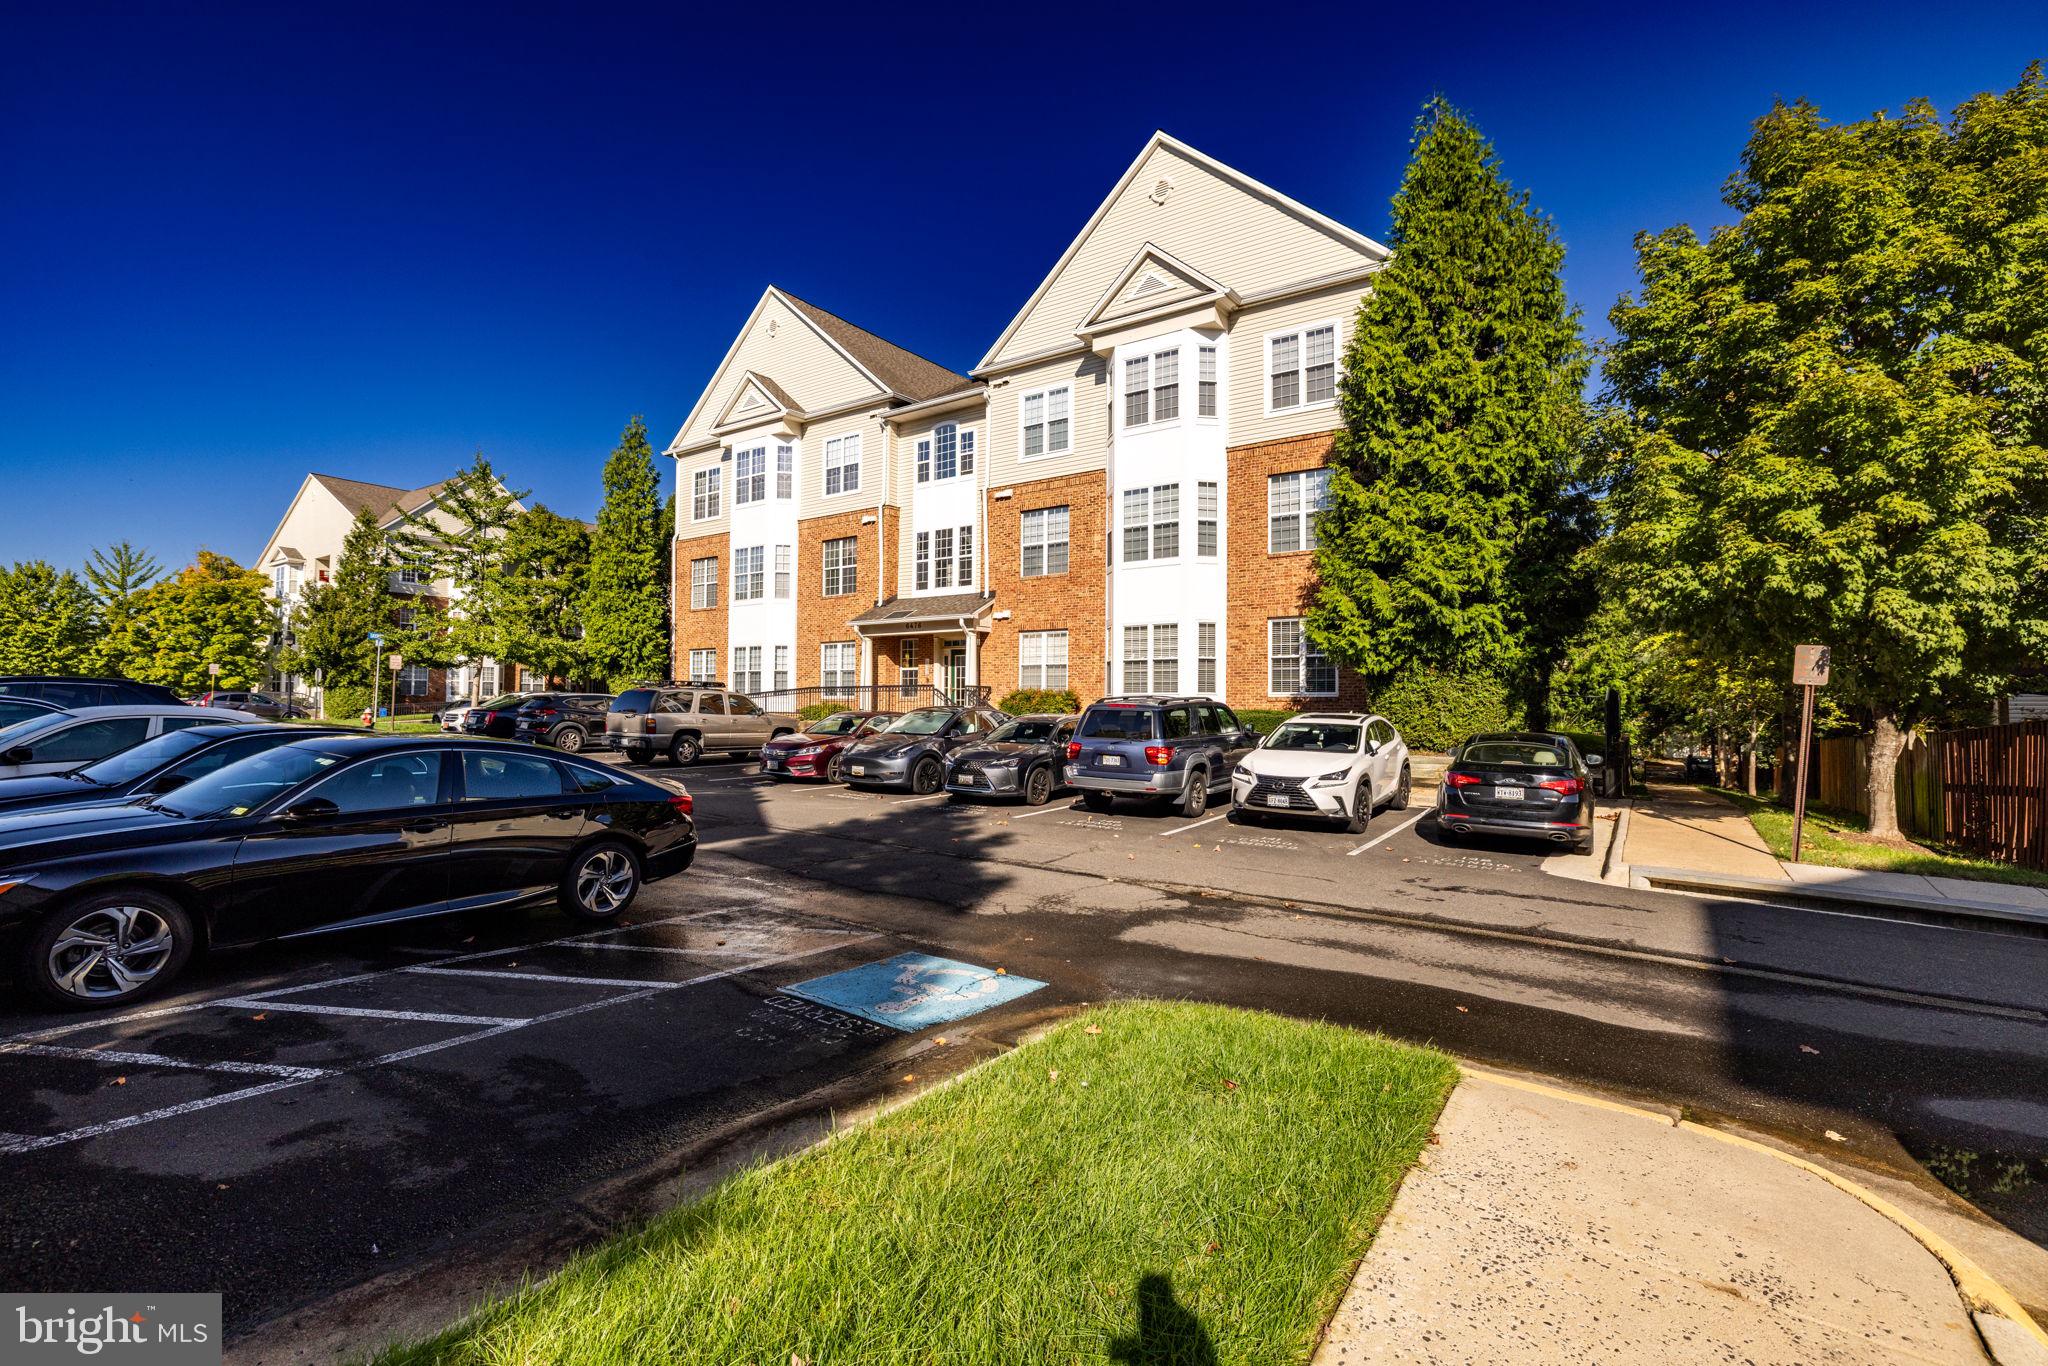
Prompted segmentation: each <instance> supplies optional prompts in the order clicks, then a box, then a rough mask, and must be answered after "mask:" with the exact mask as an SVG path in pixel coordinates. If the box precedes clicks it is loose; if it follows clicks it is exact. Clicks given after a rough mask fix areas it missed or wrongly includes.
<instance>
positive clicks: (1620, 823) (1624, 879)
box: [1600, 797, 1636, 887]
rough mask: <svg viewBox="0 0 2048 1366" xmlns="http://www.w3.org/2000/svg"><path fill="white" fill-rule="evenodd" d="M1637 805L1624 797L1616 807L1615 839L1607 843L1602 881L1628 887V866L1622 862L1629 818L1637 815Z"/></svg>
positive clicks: (1626, 841) (1601, 873) (1601, 866)
mask: <svg viewBox="0 0 2048 1366" xmlns="http://www.w3.org/2000/svg"><path fill="white" fill-rule="evenodd" d="M1635 810H1636V805H1635V803H1634V802H1633V801H1631V800H1629V799H1628V798H1626V797H1624V798H1622V799H1621V801H1620V803H1619V804H1617V806H1616V807H1615V815H1614V838H1613V839H1611V840H1609V841H1608V842H1607V858H1606V859H1605V860H1604V861H1603V862H1602V863H1601V865H1600V880H1601V881H1602V882H1608V883H1613V884H1615V885H1617V886H1622V887H1626V886H1627V885H1628V864H1627V863H1625V862H1623V861H1622V857H1621V854H1622V851H1623V850H1624V849H1626V848H1627V847H1628V825H1629V818H1630V817H1632V816H1633V815H1635Z"/></svg>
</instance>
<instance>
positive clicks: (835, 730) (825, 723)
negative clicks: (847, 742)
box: [804, 711, 861, 735]
mask: <svg viewBox="0 0 2048 1366" xmlns="http://www.w3.org/2000/svg"><path fill="white" fill-rule="evenodd" d="M860 723H861V718H860V717H858V716H855V715H854V714H853V713H852V712H850V711H843V712H840V713H839V714H838V715H837V716H828V717H826V718H825V719H824V720H822V721H820V722H818V724H816V725H815V726H806V727H804V734H806V735H851V734H853V733H854V732H855V731H857V730H859V729H860Z"/></svg>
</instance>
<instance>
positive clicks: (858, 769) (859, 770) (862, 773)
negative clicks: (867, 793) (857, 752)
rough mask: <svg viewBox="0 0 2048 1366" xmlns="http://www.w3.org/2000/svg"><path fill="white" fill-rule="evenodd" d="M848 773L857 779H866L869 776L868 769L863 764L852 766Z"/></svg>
mask: <svg viewBox="0 0 2048 1366" xmlns="http://www.w3.org/2000/svg"><path fill="white" fill-rule="evenodd" d="M846 771H847V772H848V773H851V774H852V775H853V776H854V777H856V778H865V777H867V776H868V771H867V768H866V766H865V765H862V764H853V765H850V766H849V767H848V768H847V770H846Z"/></svg>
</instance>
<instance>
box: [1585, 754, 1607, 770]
mask: <svg viewBox="0 0 2048 1366" xmlns="http://www.w3.org/2000/svg"><path fill="white" fill-rule="evenodd" d="M1606 762H1607V756H1606V755H1604V754H1588V755H1587V756H1586V767H1587V768H1598V767H1600V765H1602V764H1604V763H1606Z"/></svg>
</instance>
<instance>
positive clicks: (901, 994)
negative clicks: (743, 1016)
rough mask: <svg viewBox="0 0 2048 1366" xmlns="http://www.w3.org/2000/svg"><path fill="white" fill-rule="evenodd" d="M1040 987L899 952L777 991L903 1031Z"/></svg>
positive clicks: (953, 962) (1023, 979)
mask: <svg viewBox="0 0 2048 1366" xmlns="http://www.w3.org/2000/svg"><path fill="white" fill-rule="evenodd" d="M1044 985H1045V983H1043V982H1039V981H1034V980H1032V979H1031V978H1029V977H1013V976H1011V975H1009V974H1008V973H999V972H997V971H996V970H995V969H993V968H984V967H978V966H976V965H975V964H973V963H962V962H958V961H956V960H954V959H951V958H934V957H932V956H931V955H929V954H922V953H901V954H898V955H896V956H895V957H894V958H885V959H883V960H882V961H881V962H879V963H868V964H864V965H863V966H861V967H857V968H848V969H847V970H846V971H844V972H835V973H832V974H830V975H829V976H825V977H815V978H812V979H811V980H810V981H808V982H799V983H797V984H796V985H794V986H788V987H784V988H783V989H782V990H783V992H784V993H785V994H787V995H790V996H797V997H801V998H802V999H804V1000H807V1001H816V1002H819V1003H820V1004H823V1005H828V1006H831V1007H833V1008H834V1009H836V1010H843V1011H845V1012H846V1013H848V1014H849V1015H858V1016H860V1017H861V1018H862V1019H865V1020H873V1021H874V1022H875V1023H877V1024H885V1025H888V1026H890V1027H891V1028H894V1029H900V1030H903V1031H905V1032H906V1033H908V1032H911V1031H914V1030H919V1029H923V1028H925V1027H926V1026H927V1025H934V1024H943V1023H945V1022H946V1021H948V1020H958V1019H961V1018H963V1017H965V1016H968V1015H975V1014H979V1013H980V1012H982V1011H984V1010H987V1009H989V1008H990V1007H992V1006H998V1005H1002V1004H1003V1003H1005V1002H1007V1001H1014V1000H1016V999H1017V998H1018V997H1020V996H1026V995H1029V994H1030V993H1031V992H1034V991H1037V990H1038V989H1039V988H1041V987H1043V986H1044Z"/></svg>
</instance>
